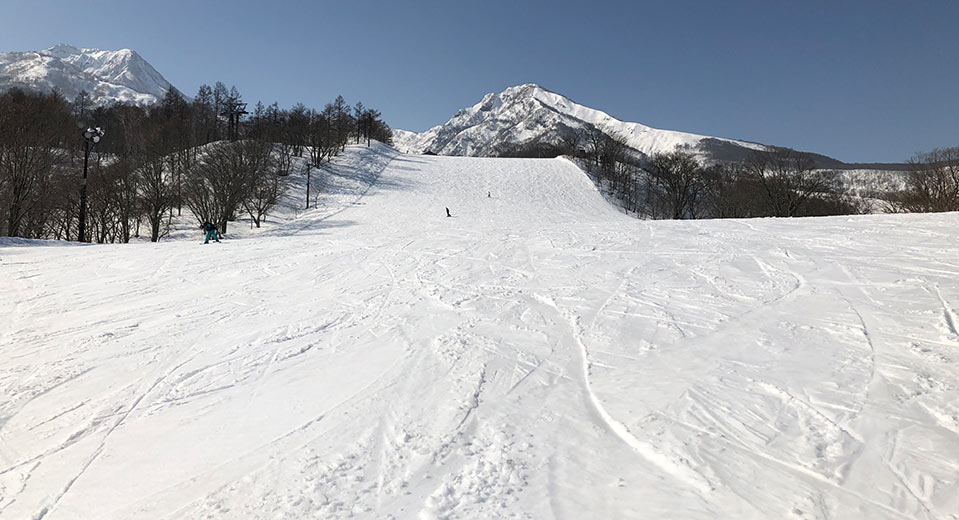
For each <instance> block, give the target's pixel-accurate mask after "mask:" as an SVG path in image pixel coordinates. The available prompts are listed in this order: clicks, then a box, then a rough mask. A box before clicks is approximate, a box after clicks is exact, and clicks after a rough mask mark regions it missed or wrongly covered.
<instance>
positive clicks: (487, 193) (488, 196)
mask: <svg viewBox="0 0 959 520" xmlns="http://www.w3.org/2000/svg"><path fill="white" fill-rule="evenodd" d="M486 198H487V199H492V198H493V192H491V191H487V192H486Z"/></svg>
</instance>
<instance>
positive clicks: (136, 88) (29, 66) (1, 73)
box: [0, 44, 170, 104]
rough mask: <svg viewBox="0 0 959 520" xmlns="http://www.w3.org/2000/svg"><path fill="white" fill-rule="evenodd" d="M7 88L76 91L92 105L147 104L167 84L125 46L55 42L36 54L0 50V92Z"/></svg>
mask: <svg viewBox="0 0 959 520" xmlns="http://www.w3.org/2000/svg"><path fill="white" fill-rule="evenodd" d="M13 87H19V88H24V89H28V90H40V91H50V90H51V89H54V88H57V89H59V90H60V91H61V92H62V93H63V95H64V96H66V97H67V99H69V100H72V99H73V98H74V97H75V96H76V95H77V94H78V93H79V92H80V91H81V90H85V91H87V92H89V93H90V94H91V97H92V99H93V101H94V102H95V103H98V104H99V103H109V102H113V101H119V102H122V103H134V104H150V103H155V102H156V101H158V100H159V99H162V97H163V96H164V95H165V94H166V92H167V90H169V88H170V83H169V82H168V81H167V80H166V79H165V78H164V77H163V76H162V75H161V74H160V73H159V72H157V71H156V69H154V68H153V66H151V65H150V64H149V63H148V62H147V61H146V60H144V59H143V58H142V57H141V56H140V55H139V54H137V53H136V52H134V51H132V50H129V49H121V50H119V51H105V50H100V49H78V48H76V47H73V46H70V45H64V44H60V45H57V46H55V47H51V48H49V49H46V50H44V51H39V52H10V53H0V90H6V89H9V88H13Z"/></svg>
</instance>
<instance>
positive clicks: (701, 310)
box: [0, 146, 959, 520]
mask: <svg viewBox="0 0 959 520" xmlns="http://www.w3.org/2000/svg"><path fill="white" fill-rule="evenodd" d="M338 161H339V164H340V167H339V169H337V170H336V171H335V174H331V176H330V179H329V182H328V187H329V188H330V189H331V190H333V192H332V194H331V195H330V196H327V197H325V198H324V199H323V201H322V207H321V208H320V209H317V210H312V211H309V212H304V213H302V214H300V215H299V217H298V218H296V219H293V220H290V221H286V222H284V223H282V224H280V225H276V226H275V227H274V228H273V229H271V230H269V231H267V232H263V233H260V234H258V235H255V236H254V235H251V236H248V237H245V238H234V239H232V240H231V239H230V237H227V239H226V240H224V241H223V243H221V244H210V245H200V241H201V237H200V235H199V232H196V234H195V235H194V236H193V237H192V238H193V240H185V241H170V242H165V243H164V242H161V243H159V244H130V245H117V246H109V245H108V246H103V245H85V246H76V245H66V244H63V243H56V242H36V241H23V240H13V239H2V241H0V290H2V298H0V316H2V317H3V318H2V321H0V518H3V519H18V520H19V519H41V518H42V519H44V520H60V519H194V518H196V519H199V518H204V519H207V518H222V519H305V518H317V519H338V518H373V519H500V518H521V519H522V518H529V519H554V518H555V519H635V518H650V519H658V518H669V519H713V518H728V519H779V518H787V519H792V518H805V519H810V518H817V519H859V518H865V519H904V518H914V519H941V520H942V519H956V518H959V364H957V362H959V331H957V327H959V308H957V307H959V282H957V279H959V278H957V277H959V246H957V245H956V244H957V239H959V214H939V215H883V216H862V217H852V218H846V217H842V218H820V219H764V220H724V221H718V220H717V221H695V222H691V221H659V222H644V221H638V220H635V219H632V218H630V217H627V216H624V215H621V214H619V213H617V212H616V211H615V210H614V209H613V208H612V206H610V205H609V204H608V203H607V202H605V200H604V199H603V198H602V196H601V195H600V194H599V193H598V192H597V191H596V190H595V189H594V187H593V185H592V183H591V182H590V181H589V180H588V179H587V178H586V176H585V175H584V174H583V173H582V172H581V171H580V170H578V169H577V168H576V167H575V166H574V165H572V164H571V163H569V162H566V161H564V160H561V159H554V160H527V159H475V158H455V157H423V156H409V155H397V154H396V153H395V152H393V151H392V150H389V149H387V148H385V147H382V146H381V147H374V148H372V149H367V148H365V147H351V148H350V149H348V151H347V153H346V154H345V155H344V156H343V157H342V158H340V159H338ZM343 165H356V166H357V168H356V169H351V168H345V167H343ZM488 192H489V194H490V195H491V196H489V197H488V196H487V193H488ZM296 195H297V196H300V194H299V193H297V194H296ZM447 207H448V208H449V210H450V212H451V213H452V217H451V218H448V217H446V211H445V208H447Z"/></svg>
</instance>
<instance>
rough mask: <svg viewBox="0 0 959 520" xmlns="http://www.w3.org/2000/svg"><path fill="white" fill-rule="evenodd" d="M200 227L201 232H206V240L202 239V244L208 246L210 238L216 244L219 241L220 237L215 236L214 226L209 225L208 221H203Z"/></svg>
mask: <svg viewBox="0 0 959 520" xmlns="http://www.w3.org/2000/svg"><path fill="white" fill-rule="evenodd" d="M200 227H201V228H203V231H206V238H204V239H203V243H204V244H209V243H210V239H211V238H212V239H213V240H216V241H217V242H219V241H220V237H218V236H216V226H214V225H213V224H211V223H210V221H209V220H207V221H204V222H203V224H201V225H200Z"/></svg>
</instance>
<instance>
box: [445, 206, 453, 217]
mask: <svg viewBox="0 0 959 520" xmlns="http://www.w3.org/2000/svg"><path fill="white" fill-rule="evenodd" d="M446 216H447V217H452V216H453V215H450V209H449V208H446Z"/></svg>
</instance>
